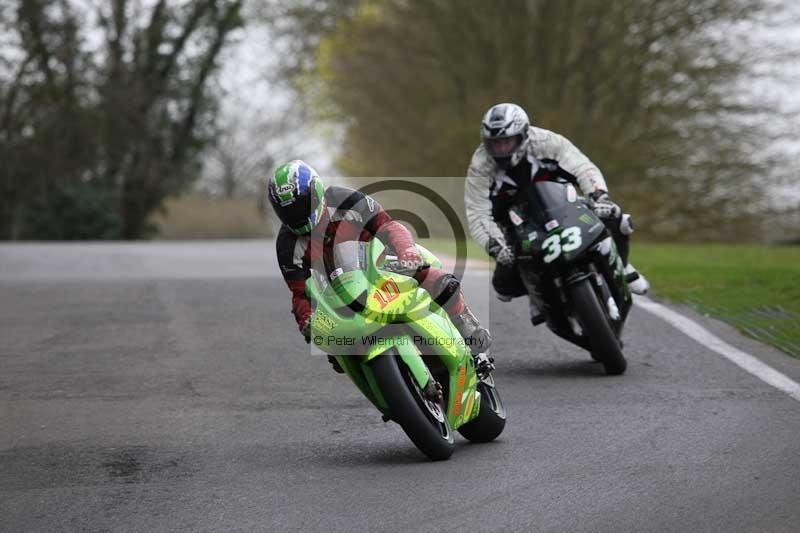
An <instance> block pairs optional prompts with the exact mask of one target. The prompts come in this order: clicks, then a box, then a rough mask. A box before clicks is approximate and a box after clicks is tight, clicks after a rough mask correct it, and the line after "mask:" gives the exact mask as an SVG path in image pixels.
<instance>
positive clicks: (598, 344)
mask: <svg viewBox="0 0 800 533" xmlns="http://www.w3.org/2000/svg"><path fill="white" fill-rule="evenodd" d="M569 292H570V296H571V297H572V303H573V305H574V306H575V312H576V313H577V315H578V319H579V320H580V322H581V326H582V327H583V332H584V334H585V335H587V336H588V337H589V342H590V343H591V345H592V350H591V353H592V358H595V357H596V358H597V359H598V360H599V361H600V362H601V363H603V367H605V370H606V374H610V375H612V376H615V375H619V374H622V373H624V372H625V369H626V368H627V366H628V363H627V362H626V361H625V356H624V355H622V348H621V347H620V343H619V340H618V339H617V336H616V335H615V334H614V330H613V329H611V324H609V322H608V320H609V319H608V317H607V316H606V313H605V311H603V308H602V307H601V306H600V302H599V301H598V299H597V295H596V294H595V292H594V289H593V288H592V285H591V282H590V281H589V280H588V279H585V280H583V281H580V282H578V283H576V284H575V285H572V286H571V287H570V288H569Z"/></svg>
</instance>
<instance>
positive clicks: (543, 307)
mask: <svg viewBox="0 0 800 533" xmlns="http://www.w3.org/2000/svg"><path fill="white" fill-rule="evenodd" d="M588 202H589V200H586V199H585V198H583V197H582V196H581V195H579V194H578V191H577V190H576V188H575V186H574V185H573V184H572V183H569V182H568V181H566V180H562V179H558V180H555V181H533V182H531V183H530V184H529V186H527V187H525V189H524V190H522V191H520V192H519V194H517V195H516V196H515V197H514V200H513V201H512V202H511V203H510V207H509V208H508V220H507V221H506V222H507V223H508V226H509V228H510V230H511V231H512V232H513V233H514V236H515V239H514V241H515V243H516V254H517V265H518V268H519V273H520V278H521V280H522V283H523V285H524V286H525V289H526V290H527V292H528V294H531V295H533V298H532V299H531V301H532V302H533V303H534V304H536V306H537V307H538V308H539V309H538V310H539V313H538V314H536V315H534V316H532V318H531V321H532V322H533V324H534V325H537V324H540V323H542V322H546V323H547V326H548V327H549V328H550V329H551V330H552V331H553V332H554V333H555V334H556V335H558V336H560V337H562V338H564V339H566V340H568V341H570V342H573V343H575V344H577V345H578V346H580V347H582V348H585V349H586V350H589V352H590V353H591V355H592V358H593V359H594V360H596V361H599V362H601V363H602V364H603V366H604V367H605V371H606V373H607V374H622V373H623V372H625V368H626V366H627V363H626V361H625V357H624V356H623V354H622V341H621V340H620V336H621V334H622V328H623V326H624V325H625V319H626V318H627V316H628V312H629V311H630V308H631V305H632V304H633V300H632V298H631V293H630V290H629V289H628V282H629V281H633V279H630V280H628V279H627V278H626V275H625V269H624V265H623V262H622V259H621V257H620V256H619V254H618V252H617V247H616V245H615V243H614V240H613V238H612V237H611V234H610V233H609V232H608V230H607V229H606V226H605V224H603V222H602V220H600V218H598V217H597V215H595V214H594V212H593V211H592V209H591V208H590V205H589V203H588ZM634 276H635V274H634Z"/></svg>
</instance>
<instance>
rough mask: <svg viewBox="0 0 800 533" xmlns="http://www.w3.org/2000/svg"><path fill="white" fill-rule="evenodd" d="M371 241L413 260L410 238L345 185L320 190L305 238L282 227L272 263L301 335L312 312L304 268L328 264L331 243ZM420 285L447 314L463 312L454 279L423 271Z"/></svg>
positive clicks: (414, 253)
mask: <svg viewBox="0 0 800 533" xmlns="http://www.w3.org/2000/svg"><path fill="white" fill-rule="evenodd" d="M373 237H377V238H378V239H380V240H381V241H382V242H383V243H384V244H386V245H387V246H388V247H389V248H390V249H391V250H393V251H394V253H395V254H396V255H397V256H398V258H400V259H403V258H409V257H412V256H413V257H416V258H417V259H418V258H419V253H418V252H417V250H416V248H415V246H414V237H413V236H412V235H411V232H409V231H408V229H407V228H406V227H405V226H403V225H402V224H400V223H399V222H397V221H395V220H392V218H391V216H389V214H388V213H387V212H386V211H384V209H383V208H382V207H381V205H380V204H379V203H378V202H377V201H375V200H374V199H373V198H372V197H370V196H367V195H365V194H363V193H361V192H359V191H356V190H353V189H350V188H348V187H339V186H331V187H328V188H327V189H326V190H325V208H324V210H323V213H322V216H321V217H320V221H319V223H318V224H317V225H316V226H315V227H314V230H312V232H311V234H310V235H297V234H295V233H293V232H292V231H290V230H289V228H287V227H286V226H282V227H281V229H280V231H279V233H278V239H277V243H276V246H277V252H278V263H279V265H280V268H281V272H282V273H283V279H284V280H285V281H286V285H288V287H289V290H290V291H291V293H292V313H293V314H294V317H295V320H297V324H298V327H299V328H300V330H301V331H303V330H304V328H305V327H306V326H307V325H308V321H309V319H310V317H311V313H312V312H313V309H312V306H311V302H310V301H309V299H308V297H307V296H306V293H305V281H306V279H308V277H309V276H310V275H311V272H310V265H312V264H319V263H318V261H320V260H323V261H324V262H325V264H333V257H332V256H333V247H334V245H336V244H338V243H341V242H347V241H354V240H358V241H369V240H370V239H372V238H373ZM414 277H415V279H416V280H417V281H418V282H419V284H420V286H421V287H422V288H424V289H425V290H427V291H428V292H429V293H430V294H431V296H432V297H433V298H434V300H435V301H436V302H437V303H438V304H439V305H441V306H442V307H443V308H444V309H445V311H447V313H448V314H450V315H451V316H453V315H457V314H459V313H461V312H462V311H463V310H464V307H465V306H464V299H463V297H462V295H461V291H460V290H459V283H458V280H457V279H456V278H455V277H454V276H453V275H452V274H449V273H447V272H445V271H443V270H441V269H438V268H433V267H426V268H422V269H420V270H418V271H417V273H416V275H415V276H414Z"/></svg>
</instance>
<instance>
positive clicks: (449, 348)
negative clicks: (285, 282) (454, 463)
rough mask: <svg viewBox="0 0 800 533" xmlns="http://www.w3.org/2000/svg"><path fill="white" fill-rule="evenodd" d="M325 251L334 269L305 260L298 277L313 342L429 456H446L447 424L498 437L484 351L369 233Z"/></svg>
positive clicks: (501, 420) (497, 410)
mask: <svg viewBox="0 0 800 533" xmlns="http://www.w3.org/2000/svg"><path fill="white" fill-rule="evenodd" d="M417 247H418V249H419V251H420V253H421V254H422V257H423V259H424V261H425V262H426V263H428V264H430V265H432V266H436V267H440V266H441V262H440V261H439V260H438V259H437V258H436V257H435V256H434V255H433V254H432V253H431V252H429V251H428V250H426V249H425V248H424V247H422V246H420V245H417ZM333 256H334V265H333V266H334V267H335V268H332V269H331V268H324V267H323V266H322V265H312V269H311V277H310V278H309V279H308V281H307V282H306V294H308V295H309V297H310V299H311V301H312V302H314V305H315V310H314V315H313V317H312V319H311V339H312V340H313V343H314V345H315V346H317V347H318V348H319V349H320V350H322V351H323V352H326V353H328V354H330V355H332V356H334V357H335V358H336V360H337V361H338V363H339V365H341V367H342V369H343V370H344V371H345V373H346V374H347V375H348V376H349V377H350V379H352V380H353V383H355V384H356V386H357V387H358V388H359V390H360V391H361V392H362V393H363V394H364V395H365V396H366V397H367V398H368V399H369V400H370V401H371V402H372V403H373V404H374V405H375V407H377V408H378V410H380V411H381V413H383V419H384V421H388V420H392V421H394V422H396V423H398V424H400V426H401V427H402V428H403V431H405V433H406V434H407V435H408V437H409V438H410V439H411V441H412V442H413V443H414V444H415V445H416V446H417V448H419V450H420V451H422V453H424V454H425V455H427V456H428V457H429V458H430V459H432V460H441V459H447V458H448V457H450V455H451V454H452V453H453V449H454V446H455V442H454V433H453V430H458V432H459V433H461V435H462V436H463V437H465V438H466V439H468V440H470V441H473V442H489V441H491V440H493V439H495V438H497V436H498V435H500V433H501V432H502V431H503V428H504V426H505V421H506V412H505V408H504V407H503V404H502V402H501V400H500V396H499V394H498V393H497V389H496V388H495V384H494V379H493V377H492V374H491V371H492V369H493V368H494V367H493V365H492V364H491V360H490V359H489V357H488V355H487V354H479V355H478V356H476V357H474V358H473V356H472V354H471V353H470V350H469V347H468V346H467V345H466V343H465V342H464V339H463V338H462V337H461V335H460V334H459V332H458V330H457V329H456V327H455V326H454V325H453V323H452V322H451V321H450V319H449V317H448V316H447V313H446V312H445V311H444V310H443V309H441V308H440V307H439V306H438V305H437V304H436V303H435V302H434V301H433V299H432V298H431V296H430V295H429V294H428V292H427V291H425V290H424V289H422V288H420V287H419V286H418V283H417V281H416V280H415V279H414V278H413V277H411V275H409V274H413V273H409V272H407V271H406V272H405V273H403V269H402V266H400V265H399V262H398V261H396V258H394V257H392V256H390V255H386V254H385V248H384V246H383V244H382V243H381V242H380V241H379V240H378V239H373V240H372V241H370V242H369V243H363V242H344V243H339V244H337V245H336V246H335V247H334V250H333ZM326 270H328V271H329V272H328V273H327V274H326V272H325V271H326Z"/></svg>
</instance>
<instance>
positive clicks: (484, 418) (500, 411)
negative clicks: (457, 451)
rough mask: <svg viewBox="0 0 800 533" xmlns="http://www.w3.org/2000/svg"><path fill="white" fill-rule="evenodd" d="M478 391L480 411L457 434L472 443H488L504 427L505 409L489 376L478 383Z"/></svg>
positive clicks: (492, 379)
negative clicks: (479, 394)
mask: <svg viewBox="0 0 800 533" xmlns="http://www.w3.org/2000/svg"><path fill="white" fill-rule="evenodd" d="M478 391H479V392H480V393H481V410H480V412H479V413H478V416H477V417H476V418H475V419H474V420H470V421H469V422H467V423H466V424H464V425H463V426H461V427H460V428H458V432H459V433H461V435H462V436H463V437H464V438H465V439H467V440H469V441H472V442H490V441H493V440H494V439H496V438H497V437H498V436H499V435H500V433H502V432H503V428H505V427H506V409H505V407H503V402H502V400H500V395H499V394H498V393H497V389H496V388H495V386H494V378H493V377H492V376H491V374H490V375H488V376H487V377H485V378H484V379H482V380H481V381H479V382H478Z"/></svg>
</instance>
